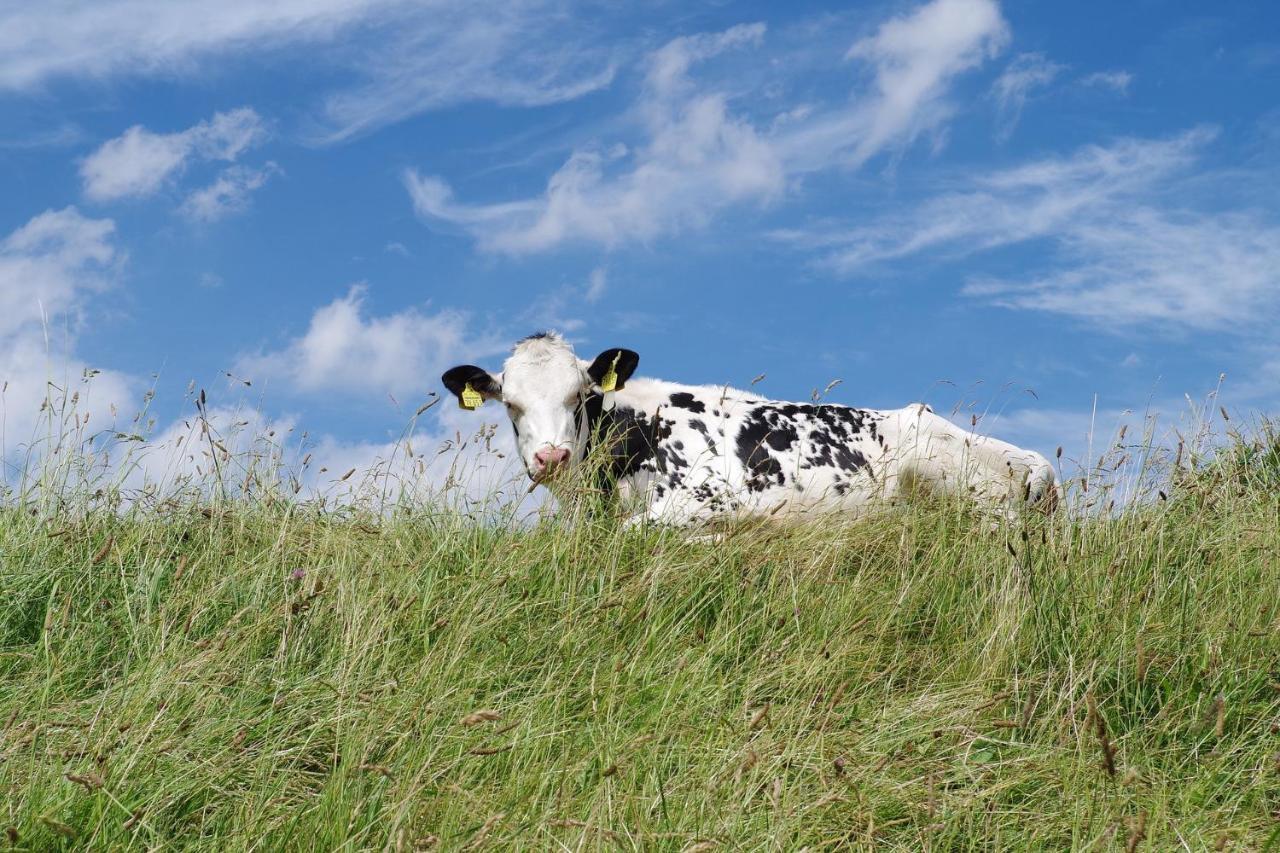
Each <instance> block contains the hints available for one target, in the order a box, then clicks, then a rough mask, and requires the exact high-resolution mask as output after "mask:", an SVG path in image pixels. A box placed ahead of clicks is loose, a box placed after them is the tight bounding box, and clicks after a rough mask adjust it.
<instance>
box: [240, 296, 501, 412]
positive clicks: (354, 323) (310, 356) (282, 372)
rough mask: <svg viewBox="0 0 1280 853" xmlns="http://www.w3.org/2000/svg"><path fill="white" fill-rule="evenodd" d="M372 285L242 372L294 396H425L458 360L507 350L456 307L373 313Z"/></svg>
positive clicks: (321, 313) (249, 361)
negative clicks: (476, 330) (474, 329)
mask: <svg viewBox="0 0 1280 853" xmlns="http://www.w3.org/2000/svg"><path fill="white" fill-rule="evenodd" d="M366 293H367V287H366V286H365V285H363V284H358V285H355V286H353V287H352V288H351V289H350V290H349V291H348V292H347V295H346V296H344V297H341V298H339V299H335V300H334V301H333V302H331V303H329V304H328V305H324V306H322V307H320V308H318V309H316V311H315V313H314V314H313V315H312V316H311V320H310V323H309V324H308V326H307V330H306V332H304V333H303V334H302V335H300V336H299V337H296V338H293V339H292V340H290V341H289V342H288V343H287V344H285V346H284V347H283V348H281V349H277V350H268V351H263V352H259V353H254V354H248V355H245V356H242V357H241V358H240V359H239V361H238V363H237V366H236V373H237V374H238V375H243V376H246V377H249V378H251V379H253V380H276V381H278V382H282V383H287V385H286V386H285V387H284V388H283V389H282V390H285V391H291V392H294V393H318V392H329V391H336V392H342V393H348V394H357V395H371V394H384V393H395V394H407V393H413V392H417V393H425V392H426V390H428V389H429V388H431V387H432V386H434V385H435V383H436V380H437V377H438V376H439V374H440V373H441V372H442V371H443V370H444V369H446V368H448V367H450V366H451V363H452V361H453V360H455V359H466V358H474V357H478V356H483V355H490V354H493V353H496V352H500V351H501V350H502V349H503V345H502V344H499V343H498V342H497V341H495V340H492V339H488V338H486V337H484V336H475V335H472V334H471V333H470V329H469V326H468V322H467V318H466V317H465V316H463V315H462V314H460V313H458V312H456V311H440V312H438V313H434V314H430V313H425V312H423V311H420V310H418V309H416V308H408V309H405V310H403V311H400V312H397V313H393V314H388V315H384V316H367V315H366V312H365V308H364V299H365V295H366Z"/></svg>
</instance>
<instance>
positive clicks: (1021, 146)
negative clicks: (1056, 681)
mask: <svg viewBox="0 0 1280 853" xmlns="http://www.w3.org/2000/svg"><path fill="white" fill-rule="evenodd" d="M1278 92H1280V7H1277V6H1275V5H1274V4H1268V3H1253V4H1246V3H1233V4H1216V5H1212V6H1207V5H1205V4H1203V3H1192V2H1185V3H1178V2H1154V1H1153V0H1138V1H1137V2H1131V3H1121V4H1117V3H1103V2H1080V3H1071V4H1046V3H1034V2H1029V1H1028V0H1006V2H1003V3H1000V2H996V0H928V2H918V0H912V2H899V1H898V0H890V2H858V3H839V4H833V3H823V2H795V3H788V4H780V3H751V2H737V3H735V2H697V1H696V0H695V2H682V3H674V2H673V3H664V2H653V3H639V4H636V3H616V2H583V3H565V2H554V0H514V2H506V3H494V2H486V0H467V2H452V1H451V0H439V2H427V1H426V0H417V2H406V0H281V2H277V3H273V4H262V3H258V2H255V0H224V2H221V3H216V4H212V3H207V2H203V0H94V2H76V0H50V2H45V3H40V4H30V3H18V2H7V0H0V190H2V191H0V380H3V381H4V382H6V383H7V384H6V386H5V390H4V393H3V400H2V405H3V430H0V435H2V438H3V450H2V451H0V457H3V458H4V459H5V460H6V463H7V464H10V465H11V464H12V462H11V460H12V459H13V458H14V457H15V455H18V454H20V453H21V451H22V449H23V448H24V447H26V446H27V445H28V444H29V442H30V436H31V435H32V431H33V429H35V428H36V426H35V425H36V424H37V418H36V412H37V409H38V407H39V403H40V400H41V399H42V398H43V397H44V395H45V392H46V382H54V384H55V385H57V386H58V387H67V388H72V387H75V388H81V387H82V386H83V390H84V400H83V405H84V406H85V407H86V410H87V411H95V414H94V415H93V416H94V417H95V418H97V420H96V421H94V423H95V424H98V425H101V424H104V423H105V422H107V421H111V422H112V423H115V422H117V421H118V422H119V423H120V424H126V422H128V420H129V418H130V417H131V415H130V413H132V412H136V411H138V410H139V408H140V407H142V406H143V405H144V404H145V405H147V406H148V412H149V414H148V417H147V419H145V420H144V421H143V422H142V426H132V427H129V428H128V431H129V432H134V431H136V430H139V429H143V428H144V427H146V426H147V425H150V429H151V431H152V433H151V434H152V436H153V437H154V438H156V439H160V438H164V437H172V436H173V435H176V434H177V433H178V432H180V431H181V430H182V429H183V427H184V424H185V425H189V424H190V419H191V417H192V416H193V415H194V414H195V409H194V406H193V403H192V399H191V396H192V395H191V392H190V390H189V389H204V390H205V391H206V394H207V400H208V406H209V407H210V410H211V411H213V412H215V413H217V414H218V415H219V416H221V417H223V418H224V419H230V418H232V417H241V418H244V419H249V420H252V421H253V423H254V424H255V425H256V426H260V427H262V428H266V429H271V428H275V429H279V430H281V431H282V432H284V433H288V434H290V435H298V436H300V435H301V434H302V432H304V431H305V432H306V434H307V441H308V442H309V443H310V444H309V446H314V447H315V448H316V449H317V453H319V454H321V455H323V456H325V457H326V459H332V462H331V463H330V464H329V466H328V467H329V468H330V469H331V471H338V470H342V469H344V468H346V467H347V466H348V464H350V465H351V466H363V465H368V464H370V463H371V461H372V460H373V459H376V458H378V457H379V456H380V455H383V456H385V455H386V453H387V452H388V447H389V444H390V443H391V442H393V441H395V440H396V438H397V437H398V436H400V435H401V434H402V433H403V432H404V430H405V428H406V424H407V423H409V421H410V419H411V418H412V417H413V415H414V412H415V411H417V409H418V408H419V407H420V406H421V405H423V404H424V403H426V402H429V401H430V400H431V399H432V398H431V397H430V395H431V394H432V393H433V392H435V393H437V394H438V393H441V392H442V388H441V386H440V382H439V375H440V373H441V372H442V371H443V370H445V369H447V368H449V367H451V366H453V365H455V364H458V363H467V362H474V363H479V364H482V365H485V366H487V367H491V368H493V369H495V370H496V369H498V367H499V366H500V363H501V360H502V358H503V357H504V355H505V352H506V351H507V350H508V349H509V348H510V346H511V344H512V343H513V342H514V341H515V340H516V339H518V338H520V337H522V336H524V335H527V334H529V333H531V332H533V331H536V330H540V329H544V328H552V329H557V330H560V331H561V332H563V333H565V334H566V335H567V336H568V337H569V338H570V339H571V340H572V342H573V343H574V345H575V347H576V348H577V351H578V353H579V355H581V356H583V357H585V358H588V359H589V358H591V357H593V356H594V355H595V354H596V353H597V352H599V351H600V350H603V349H604V348H606V347H611V346H625V347H629V348H631V349H634V350H636V351H637V352H639V354H640V357H641V363H640V371H639V372H640V374H642V375H649V376H656V377H661V378H664V379H669V380H673V381H682V382H688V383H730V384H734V385H738V386H744V385H747V384H749V383H751V382H752V380H753V379H755V378H756V377H758V376H759V375H760V374H764V378H763V379H761V380H759V381H758V383H757V384H756V386H755V387H756V389H757V390H758V391H759V392H760V393H761V394H763V395H768V396H770V397H774V398H779V399H808V398H809V397H810V395H811V394H812V393H813V391H814V390H815V389H818V390H821V389H823V388H826V387H827V386H828V385H829V383H831V382H833V381H834V380H841V382H840V383H839V384H838V385H836V386H834V387H832V388H831V389H830V391H829V392H828V393H827V399H828V400H830V401H832V402H839V403H846V404H850V405H857V406H865V407H880V408H893V407H898V406H902V405H905V404H906V403H908V402H912V401H919V400H923V401H926V402H928V403H930V404H932V405H933V406H934V407H935V409H938V410H939V411H943V412H946V413H949V414H951V415H952V416H953V417H955V418H956V419H957V420H958V421H963V422H972V419H973V418H974V417H975V416H977V417H978V423H979V429H981V430H984V431H988V432H991V433H994V434H996V435H998V436H1000V437H1002V438H1006V439H1008V440H1011V441H1014V442H1016V443H1020V444H1022V445H1024V446H1028V447H1032V448H1034V449H1037V450H1040V451H1041V452H1043V453H1046V454H1052V453H1054V452H1055V449H1056V448H1057V447H1058V446H1064V447H1065V448H1066V449H1067V454H1068V456H1069V457H1070V456H1074V457H1081V456H1083V455H1084V454H1086V453H1087V452H1089V450H1088V447H1089V443H1088V441H1089V440H1088V438H1087V436H1088V435H1089V433H1090V431H1091V430H1092V431H1093V432H1095V433H1097V434H1099V435H1110V434H1111V433H1112V431H1113V430H1114V429H1115V427H1116V425H1117V424H1118V423H1120V422H1121V421H1123V420H1125V419H1126V418H1127V419H1130V420H1134V419H1136V420H1138V421H1139V422H1140V421H1141V420H1142V418H1143V416H1144V414H1145V413H1159V416H1160V418H1161V419H1162V422H1163V423H1166V424H1175V425H1176V424H1177V423H1179V421H1180V419H1184V418H1185V412H1186V411H1187V410H1188V407H1189V402H1188V401H1191V402H1204V401H1206V400H1208V399H1212V405H1213V406H1214V407H1216V406H1217V405H1218V404H1219V403H1221V404H1223V405H1226V406H1227V407H1228V408H1229V409H1230V410H1231V411H1233V412H1238V413H1240V414H1241V415H1242V416H1243V415H1247V414H1250V413H1253V414H1256V413H1275V412H1277V410H1280V334H1277V333H1276V326H1277V321H1278V320H1280V180H1277V178H1278V177H1280V104H1278V103H1277V100H1278V99H1277V93H1278ZM86 370H88V371H91V372H92V380H91V382H90V383H88V384H84V383H82V378H83V376H84V375H85V371H86ZM1224 374H1225V379H1222V378H1221V377H1222V376H1223V375H1224ZM1220 382H1221V391H1220V392H1218V395H1217V396H1216V397H1213V398H1209V397H1208V396H1207V395H1210V394H1211V393H1213V392H1214V391H1215V389H1216V388H1218V386H1219V383H1220ZM1126 413H1130V414H1126ZM501 419H502V413H501V412H500V411H499V410H498V408H497V407H486V408H484V409H482V410H481V411H480V412H479V413H477V414H470V413H465V412H459V411H458V410H457V408H456V407H455V406H454V405H453V404H452V403H451V402H447V403H446V404H442V405H439V406H436V407H434V408H433V409H431V410H428V411H427V412H426V413H425V414H424V415H423V416H422V418H421V419H420V421H419V423H418V424H417V434H418V435H420V436H421V437H422V439H421V442H420V444H421V446H423V447H429V446H431V445H432V443H433V442H437V443H438V442H444V441H446V440H447V439H448V438H449V437H451V436H455V434H456V433H458V432H461V431H469V430H472V429H474V428H475V427H477V426H478V425H479V424H480V423H482V422H498V421H499V420H501ZM120 428H121V429H124V428H125V427H124V426H121V427H120ZM291 430H292V432H290V431H291ZM507 432H508V428H507V427H506V426H505V424H504V425H503V426H502V428H501V430H499V431H497V432H496V433H495V435H494V437H493V439H492V440H493V441H496V442H498V443H499V444H500V445H501V444H502V443H503V442H509V437H508V435H507ZM503 446H505V445H503ZM430 456H431V454H430V453H426V457H427V458H430ZM9 470H10V471H11V470H12V468H10V469H9ZM433 470H435V471H436V475H437V476H438V475H439V470H438V469H433ZM330 476H331V475H330Z"/></svg>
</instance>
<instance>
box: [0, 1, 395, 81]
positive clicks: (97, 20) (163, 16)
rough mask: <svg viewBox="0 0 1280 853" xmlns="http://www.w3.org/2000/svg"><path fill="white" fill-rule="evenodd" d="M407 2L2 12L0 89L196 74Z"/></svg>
mask: <svg viewBox="0 0 1280 853" xmlns="http://www.w3.org/2000/svg"><path fill="white" fill-rule="evenodd" d="M407 5H409V3H408V2H407V0H381V2H380V0H283V2H277V3H261V2H257V0H223V2H219V3H207V2H203V0H98V2H94V3H13V4H7V5H6V7H5V9H4V11H3V12H0V89H10V90H25V89H30V88H32V87H35V86H39V85H41V84H43V83H45V82H46V81H49V80H52V79H57V78H68V77H71V78H91V79H92V78H96V79H101V78H105V77H110V76H114V75H139V76H141V75H158V74H160V75H173V74H182V73H191V72H193V71H194V70H195V69H196V68H197V67H198V63H199V62H200V61H201V60H204V59H207V58H209V57H213V56H218V55H223V54H226V53H230V52H233V51H242V50H268V49H271V48H277V47H279V46H280V45H281V44H286V43H289V42H308V41H321V40H329V39H332V38H333V37H334V35H335V34H336V33H337V32H339V31H340V30H341V29H343V28H344V27H348V26H351V25H352V24H355V23H358V22H360V21H361V20H364V19H366V18H368V17H369V16H371V15H374V14H379V13H384V12H387V11H389V10H392V9H394V8H395V7H397V6H407Z"/></svg>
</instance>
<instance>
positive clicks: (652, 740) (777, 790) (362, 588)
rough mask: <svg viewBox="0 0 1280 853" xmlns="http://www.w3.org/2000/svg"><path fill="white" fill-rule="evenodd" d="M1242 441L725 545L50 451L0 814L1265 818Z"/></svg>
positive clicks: (576, 845)
mask: <svg viewBox="0 0 1280 853" xmlns="http://www.w3.org/2000/svg"><path fill="white" fill-rule="evenodd" d="M77 425H78V422H77ZM1264 426H1265V425H1264ZM1250 436H1251V437H1245V436H1243V435H1235V436H1233V437H1228V438H1225V439H1223V441H1222V442H1220V443H1219V444H1218V445H1217V446H1216V449H1215V450H1214V451H1213V452H1204V453H1199V454H1193V453H1192V452H1191V451H1190V450H1185V449H1184V448H1179V449H1178V451H1177V453H1176V456H1175V455H1174V454H1173V452H1171V453H1169V454H1166V455H1165V456H1164V457H1160V458H1156V456H1155V455H1152V454H1146V455H1143V456H1142V459H1141V461H1137V462H1135V461H1133V460H1134V458H1135V457H1134V454H1131V453H1129V452H1128V451H1125V450H1124V449H1123V448H1118V449H1117V450H1116V453H1117V454H1120V455H1121V460H1120V461H1118V462H1117V466H1116V469H1117V470H1118V469H1119V467H1121V466H1123V465H1128V466H1134V465H1138V466H1139V467H1140V471H1139V473H1138V474H1137V475H1134V476H1132V477H1130V479H1129V481H1128V483H1129V488H1128V491H1127V492H1126V493H1125V496H1124V500H1123V502H1122V504H1121V505H1120V506H1117V505H1116V504H1115V503H1114V500H1115V499H1114V498H1108V497H1107V495H1108V489H1109V488H1111V489H1115V488H1116V486H1115V484H1116V483H1117V482H1119V479H1117V478H1113V479H1112V481H1111V484H1110V485H1107V486H1103V485H1099V483H1100V482H1101V481H1100V480H1088V479H1086V478H1074V479H1073V478H1068V480H1069V481H1070V482H1069V483H1068V495H1067V496H1068V500H1067V501H1066V506H1065V507H1064V508H1063V509H1062V510H1061V511H1060V512H1058V513H1056V514H1054V515H1052V516H1048V517H1046V516H1044V515H1041V514H1038V513H1034V512H1028V513H1027V514H1026V515H1025V516H1022V517H1019V518H1017V519H1013V520H1008V521H1004V522H1001V523H999V524H996V525H993V524H992V522H991V519H990V518H989V517H984V516H982V515H979V514H977V513H975V512H974V511H973V510H972V508H971V507H969V506H967V505H965V504H964V503H962V502H949V501H944V500H930V499H928V498H922V499H920V500H918V501H915V502H913V503H911V504H909V505H906V506H902V507H898V508H896V509H895V510H894V511H892V512H888V513H884V514H877V515H874V516H872V517H869V518H867V519H864V520H862V521H856V522H846V523H837V522H835V521H823V520H821V519H818V520H814V521H813V522H811V523H808V524H804V525H794V526H781V525H766V526H739V527H731V528H728V529H727V530H725V531H724V534H723V536H722V538H721V539H719V540H718V541H706V540H693V539H690V538H689V537H687V536H686V535H684V534H682V533H681V532H679V531H671V530H661V529H650V530H623V529H621V527H620V526H619V524H618V523H617V520H616V515H614V514H611V513H610V511H609V508H608V507H607V506H600V505H598V504H597V505H591V502H590V501H586V502H584V503H583V504H582V505H579V506H572V507H566V508H564V509H562V510H561V511H560V512H558V513H555V514H550V515H546V516H545V517H541V518H539V519H537V520H535V521H533V522H528V523H515V522H514V521H512V520H511V519H505V520H504V518H503V517H502V516H501V514H498V515H496V516H493V515H490V516H486V517H477V515H476V514H475V513H468V512H466V511H464V510H462V509H459V508H458V507H457V506H456V505H454V506H447V505H446V504H444V503H441V502H432V501H429V500H426V501H423V500H415V501H403V502H396V501H394V500H393V501H391V503H390V505H391V507H392V508H391V509H388V508H387V506H385V505H384V506H382V507H380V508H376V509H371V508H368V507H361V506H359V505H344V506H335V505H333V504H331V503H323V502H319V501H315V500H304V499H302V498H301V497H295V496H293V490H292V489H291V488H288V487H287V486H288V483H289V480H288V478H287V477H279V476H273V478H272V480H271V485H270V486H263V484H262V483H261V482H260V479H259V478H257V477H256V476H255V475H254V474H253V473H252V472H249V473H248V474H246V469H244V468H236V467H235V465H236V458H235V454H233V453H231V452H229V451H227V452H226V455H225V456H223V457H222V465H221V466H220V467H219V469H218V470H217V472H216V476H217V477H220V478H223V480H224V481H227V482H234V483H237V484H240V487H239V488H236V489H230V490H228V489H222V488H219V489H214V490H209V489H196V490H191V491H187V492H185V493H182V494H179V495H177V496H170V497H168V498H166V499H164V500H160V499H155V500H137V499H135V500H133V501H132V502H129V501H126V500H124V499H123V496H122V494H121V492H120V491H119V489H118V488H116V487H113V486H111V485H110V483H108V484H107V485H106V486H105V487H99V488H91V486H92V482H91V481H89V480H86V479H85V478H84V477H83V476H78V475H77V476H72V475H71V474H70V473H69V472H70V471H71V470H72V468H73V467H74V466H71V464H70V463H69V462H67V461H66V458H65V454H64V457H63V461H62V462H58V461H57V460H58V459H59V457H58V454H56V453H52V454H47V455H46V456H47V458H48V459H53V460H54V462H55V464H54V465H53V471H54V473H52V474H50V473H48V472H47V471H46V473H44V474H41V475H39V476H32V477H19V478H11V480H10V482H11V483H12V484H13V485H12V487H11V488H10V491H9V492H8V495H7V497H6V501H5V505H4V508H3V509H2V510H0V561H2V562H0V791H2V792H3V802H4V805H3V811H2V812H0V827H3V832H4V836H3V838H4V840H3V841H0V844H7V845H9V846H11V847H12V848H14V849H19V850H46V849H83V848H95V849H162V848H168V847H183V848H196V849H209V850H249V849H262V850H276V849H296V850H414V849H464V848H466V849H471V848H481V847H489V848H491V849H507V848H514V849H538V850H553V849H644V850H654V849H656V850H711V849H785V850H793V849H800V848H806V847H807V848H809V849H812V850H821V849H832V848H851V849H872V848H875V849H901V850H942V849H946V850H962V849H984V850H985V849H1009V850H1026V849H1042V850H1063V849H1080V850H1085V849H1097V850H1126V851H1133V850H1139V849H1141V850H1171V849H1189V850H1205V849H1232V850H1237V849H1238V850H1261V849H1280V828H1278V827H1280V556H1278V555H1280V444H1277V442H1276V436H1275V434H1274V432H1273V431H1269V430H1268V429H1266V428H1263V429H1260V430H1255V431H1254V432H1252V433H1250ZM117 438H118V437H117ZM128 438H129V437H128V436H125V438H124V439H120V440H126V439H128ZM134 443H138V444H140V443H141V441H140V440H139V441H136V442H134ZM208 448H209V450H210V451H211V452H210V453H206V457H207V458H208V459H209V460H210V461H212V460H213V459H214V458H215V457H217V456H219V454H220V452H221V451H220V449H219V448H221V445H219V444H215V443H214V439H212V438H210V439H209V442H208ZM223 450H225V448H223ZM1184 450H1185V452H1183V451H1184ZM58 465H62V466H63V467H62V468H59V467H58ZM59 471H60V472H61V473H60V474H59V473H58V472H59ZM41 477H43V478H45V479H44V481H43V482H42V481H41V479H40V478H41ZM59 477H61V479H59ZM86 483H87V484H88V485H86Z"/></svg>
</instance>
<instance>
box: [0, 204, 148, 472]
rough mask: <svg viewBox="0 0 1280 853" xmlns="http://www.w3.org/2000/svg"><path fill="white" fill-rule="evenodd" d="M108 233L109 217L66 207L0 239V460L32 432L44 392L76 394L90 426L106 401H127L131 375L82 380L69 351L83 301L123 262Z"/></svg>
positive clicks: (105, 411) (103, 417) (79, 364)
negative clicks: (0, 389) (89, 215)
mask: <svg viewBox="0 0 1280 853" xmlns="http://www.w3.org/2000/svg"><path fill="white" fill-rule="evenodd" d="M114 232H115V225H114V223H112V221H111V220H109V219H89V218H87V217H85V216H83V215H82V214H81V213H80V212H79V211H77V210H76V209H75V208H74V207H68V208H64V209H62V210H57V211H54V210H49V211H45V212H44V213H41V214H39V215H37V216H35V217H32V219H31V220H30V221H29V222H27V223H26V224H25V225H23V226H22V227H20V228H18V229H17V230H15V231H14V232H13V233H11V234H9V235H8V236H7V237H5V238H4V240H3V241H0V383H3V392H2V393H0V433H2V434H3V435H2V439H0V440H2V443H3V447H0V462H3V461H6V460H8V459H9V458H10V457H11V455H12V453H13V452H14V451H15V449H16V448H17V446H18V445H20V444H23V443H26V442H29V441H30V440H31V439H32V438H33V436H34V435H35V434H36V428H37V426H38V425H39V424H40V423H41V422H42V418H43V417H45V416H47V413H42V411H41V404H42V402H43V401H44V400H45V399H46V396H47V395H48V394H50V393H53V395H54V396H55V397H59V396H63V395H65V396H66V397H68V398H70V397H71V395H73V394H77V395H78V397H79V399H80V407H81V411H89V412H90V414H91V415H93V416H94V421H93V423H94V426H95V428H97V427H98V426H99V425H101V426H102V427H105V426H107V425H109V424H110V423H111V422H112V420H113V419H114V418H113V416H112V414H111V412H110V407H111V406H112V405H115V406H117V407H118V408H125V407H126V406H127V401H128V400H129V399H130V397H131V395H132V392H133V390H134V384H135V383H134V382H133V381H132V380H131V379H130V378H129V377H127V376H125V375H123V374H120V373H116V372H112V371H98V372H97V373H96V375H93V376H92V377H86V371H87V370H88V366H87V365H86V364H85V363H84V362H83V361H82V360H80V359H78V358H77V357H76V356H75V354H74V340H75V335H76V332H77V331H78V329H79V327H80V326H81V321H80V319H79V314H80V312H81V311H82V309H83V303H84V300H85V298H86V297H88V296H89V295H91V294H93V293H97V292H100V291H102V290H103V289H105V288H106V287H108V286H109V285H110V283H111V281H112V279H113V277H114V274H115V271H116V269H117V267H118V265H119V264H120V263H121V262H122V260H123V255H122V253H121V252H120V251H119V250H118V249H117V248H116V246H115V244H114ZM87 378H88V379H91V381H86V380H87ZM51 386H52V387H51Z"/></svg>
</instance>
